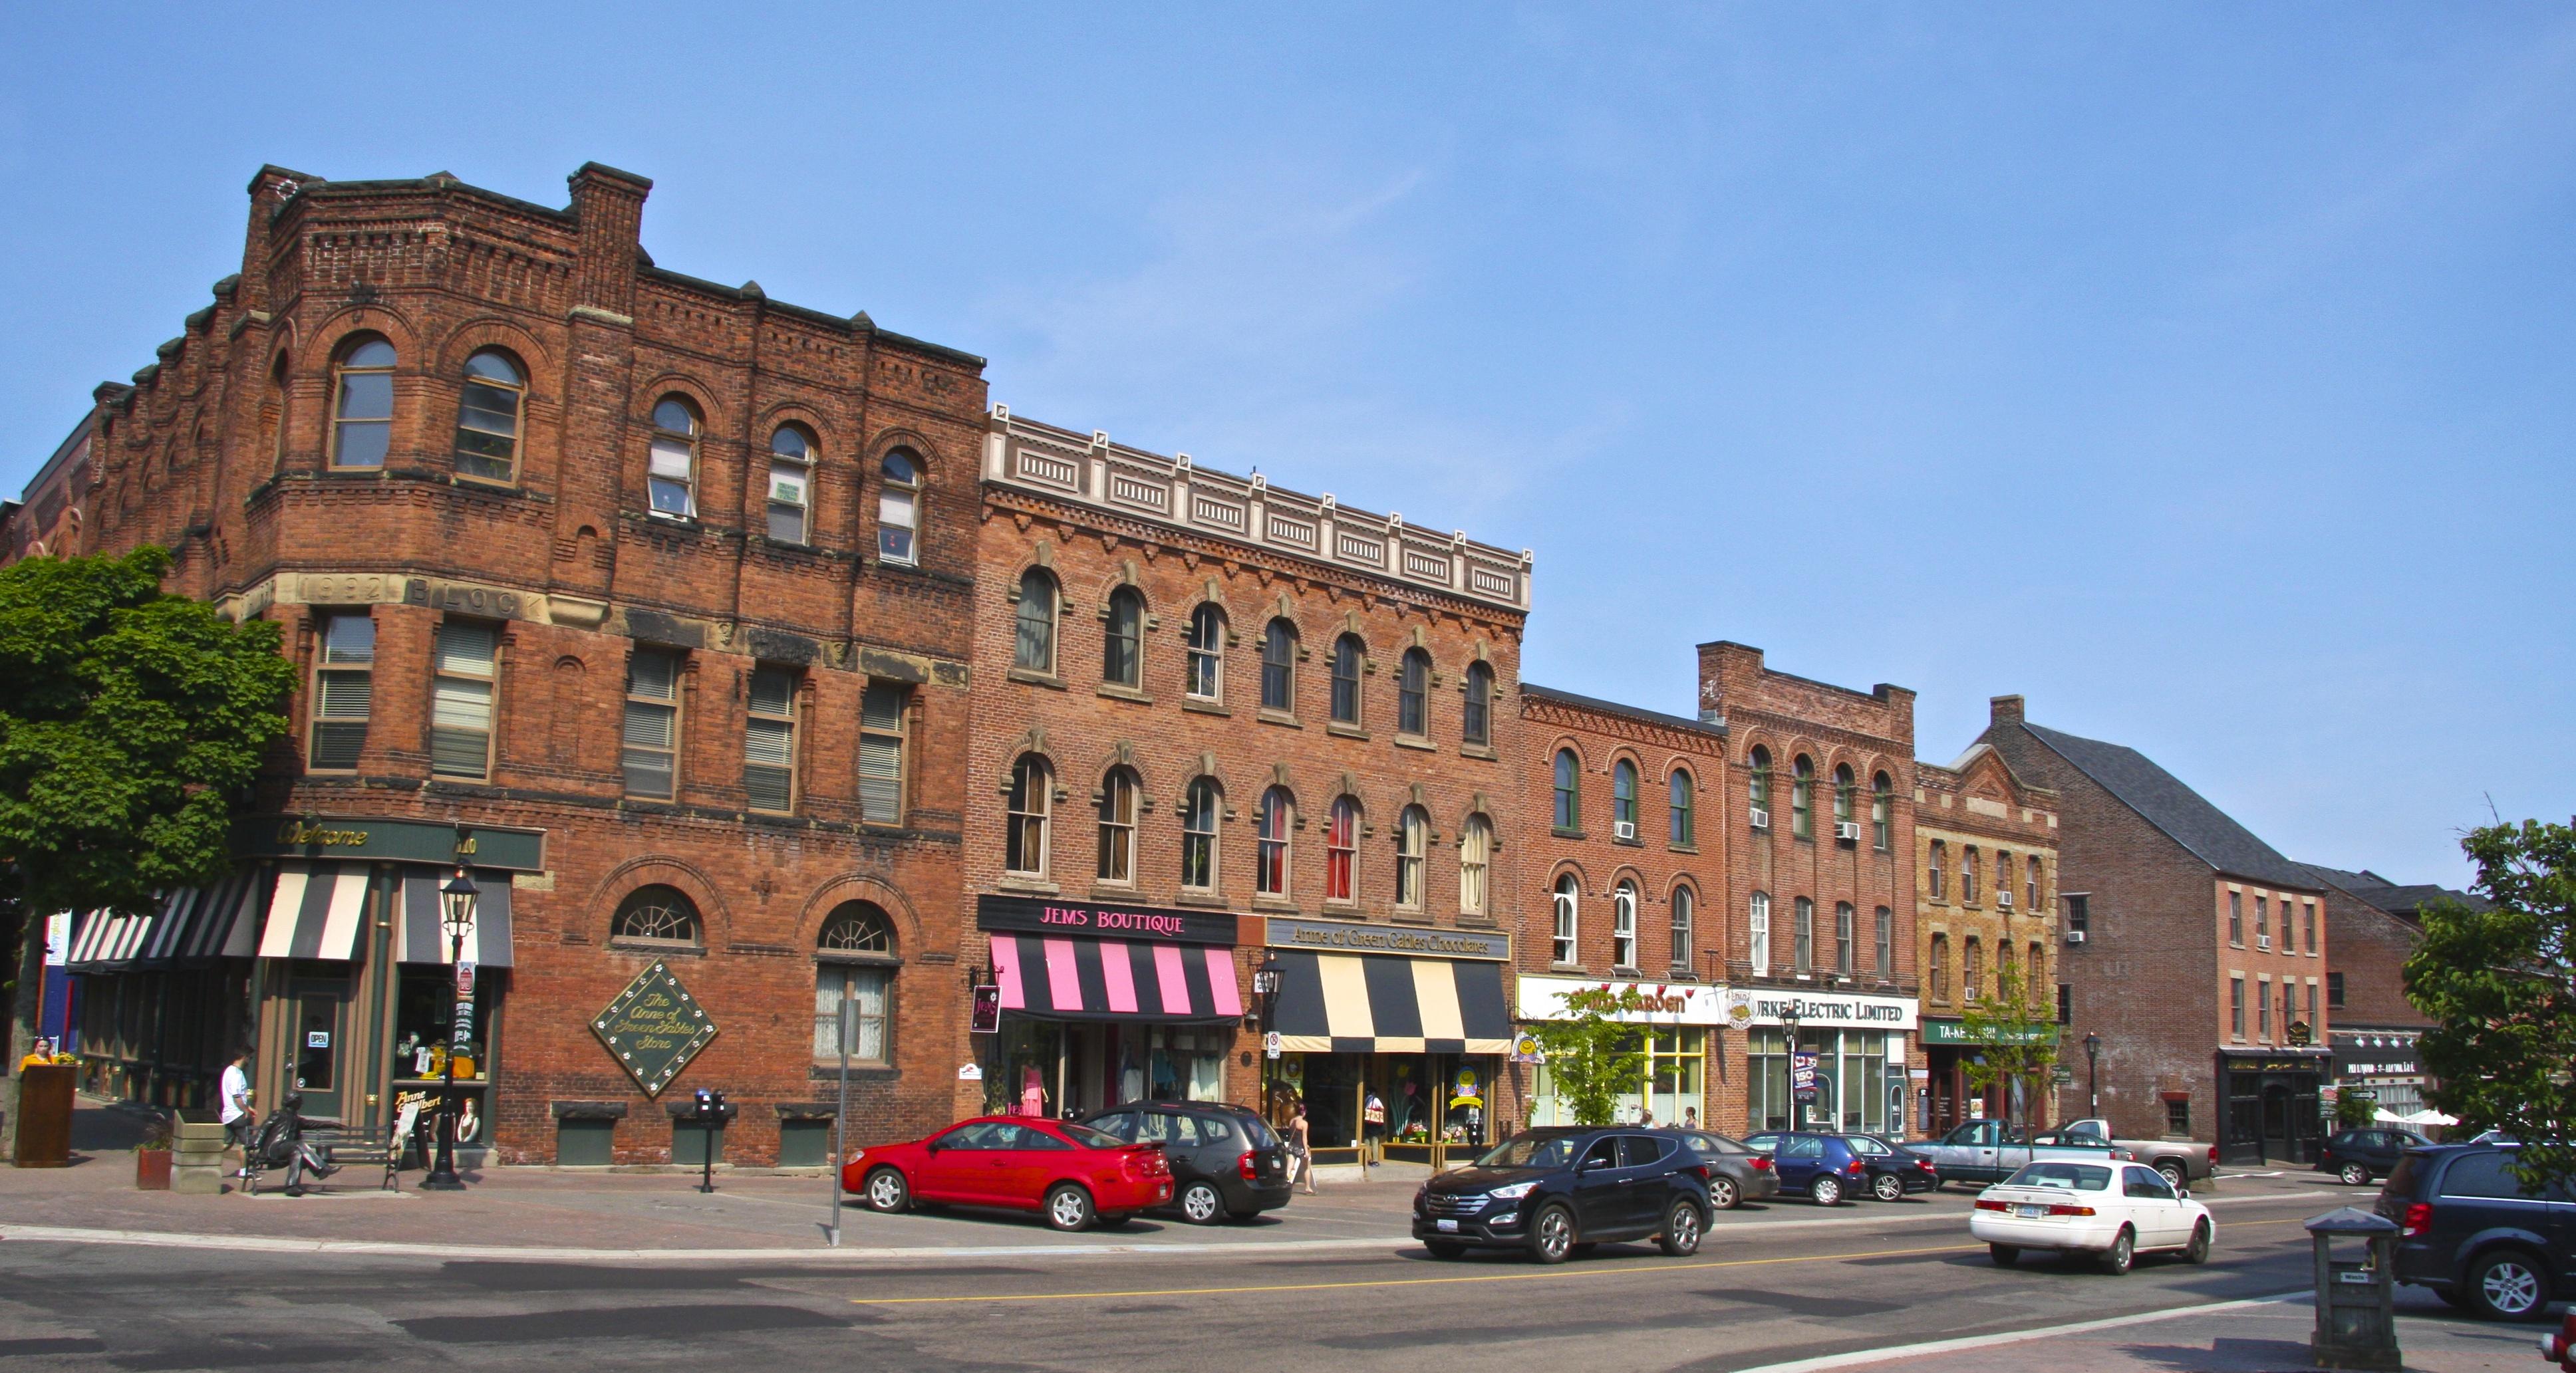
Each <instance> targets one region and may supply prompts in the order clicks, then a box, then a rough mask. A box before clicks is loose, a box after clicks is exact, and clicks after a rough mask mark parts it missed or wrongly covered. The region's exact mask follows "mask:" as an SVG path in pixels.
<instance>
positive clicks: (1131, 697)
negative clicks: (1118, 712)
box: [1092, 682, 1154, 706]
mask: <svg viewBox="0 0 2576 1373" xmlns="http://www.w3.org/2000/svg"><path fill="white" fill-rule="evenodd" d="M1092 694H1094V695H1096V696H1106V697H1108V698H1109V699H1111V700H1113V701H1133V702H1135V703H1136V704H1138V705H1140V706H1150V705H1152V704H1154V695H1153V693H1152V692H1148V691H1138V690H1137V689H1136V688H1134V687H1131V686H1120V685H1118V684H1117V683H1115V682H1102V683H1101V684H1100V686H1099V688H1098V689H1097V690H1095V691H1094V692H1093V693H1092Z"/></svg>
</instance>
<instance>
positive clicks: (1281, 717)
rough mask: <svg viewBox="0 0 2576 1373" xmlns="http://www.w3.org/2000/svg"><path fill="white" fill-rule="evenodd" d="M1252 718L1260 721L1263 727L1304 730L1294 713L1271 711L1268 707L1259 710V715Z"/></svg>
mask: <svg viewBox="0 0 2576 1373" xmlns="http://www.w3.org/2000/svg"><path fill="white" fill-rule="evenodd" d="M1253 718H1255V719H1257V720H1259V721H1261V723H1263V724H1265V725H1286V726H1287V727H1288V728H1290V729H1304V728H1305V727H1306V726H1305V725H1304V724H1302V723H1300V722H1299V721H1298V719H1297V716H1296V714H1295V713H1294V712H1291V711H1285V710H1272V709H1271V708H1270V707H1268V706H1263V707H1262V708H1261V713H1260V714H1259V715H1257V716H1255V717H1253Z"/></svg>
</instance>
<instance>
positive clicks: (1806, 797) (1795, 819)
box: [1789, 753, 1816, 839]
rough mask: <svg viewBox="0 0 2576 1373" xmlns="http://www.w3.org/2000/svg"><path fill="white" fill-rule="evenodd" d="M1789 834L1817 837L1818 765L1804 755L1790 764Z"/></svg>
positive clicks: (1801, 836)
mask: <svg viewBox="0 0 2576 1373" xmlns="http://www.w3.org/2000/svg"><path fill="white" fill-rule="evenodd" d="M1789 833H1791V834H1794V835H1796V836H1797V837H1799V838H1801V839H1813V838H1815V837H1816V765H1815V764H1814V763H1813V762H1812V761H1810V760H1809V759H1808V757H1807V755H1805V754H1803V753H1801V754H1799V755H1798V756H1797V757H1796V758H1795V759H1793V760H1792V761H1791V762H1790V764H1789Z"/></svg>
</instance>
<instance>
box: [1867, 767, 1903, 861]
mask: <svg viewBox="0 0 2576 1373" xmlns="http://www.w3.org/2000/svg"><path fill="white" fill-rule="evenodd" d="M1869 833H1870V846H1871V847H1872V848H1875V849H1877V850H1878V851H1879V852H1880V853H1885V852H1887V851H1888V849H1889V848H1890V847H1891V846H1892V845H1893V844H1894V843H1895V834H1896V792H1895V790H1894V789H1893V787H1892V786H1891V785H1890V784H1889V782H1888V780H1887V774H1886V773H1883V772H1882V773H1879V774H1878V775H1876V776H1874V777H1872V778H1870V779H1869Z"/></svg>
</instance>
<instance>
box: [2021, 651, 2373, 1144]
mask: <svg viewBox="0 0 2576 1373" xmlns="http://www.w3.org/2000/svg"><path fill="white" fill-rule="evenodd" d="M1978 742H1980V743H1982V744H1985V745H1987V746H1989V747H1991V748H1993V749H1994V750H1995V751H1996V752H1997V753H1999V754H2001V755H2002V756H2003V758H2004V760H2005V761H2006V762H2008V763H2010V764H2011V765H2012V770H2013V772H2014V773H2015V774H2016V775H2017V776H2020V777H2023V778H2027V779H2030V780H2031V781H2033V782H2035V783H2037V784H2039V785H2042V786H2046V787H2049V788H2051V789H2052V790H2054V791H2056V792H2057V793H2058V797H2059V801H2060V810H2059V819H2060V828H2059V836H2060V837H2059V849H2058V852H2059V856H2060V862H2061V870H2060V875H2059V887H2060V889H2061V892H2062V894H2063V902H2064V905H2063V908H2062V913H2061V919H2062V921H2063V927H2064V931H2065V935H2066V942H2065V943H2064V944H2063V945H2062V953H2061V960H2060V967H2061V969H2062V972H2061V977H2062V980H2064V981H2065V982H2066V984H2067V989H2068V990H2067V995H2068V1002H2069V1023H2068V1025H2067V1027H2066V1032H2067V1034H2068V1035H2069V1036H2071V1037H2073V1038H2077V1039H2080V1038H2082V1036H2083V1035H2085V1034H2088V1033H2090V1034H2099V1035H2100V1036H2101V1038H2102V1058H2101V1083H2102V1113H2103V1114H2104V1115H2105V1116H2106V1117H2108V1118H2109V1119H2110V1121H2111V1125H2112V1128H2113V1130H2114V1131H2116V1132H2118V1133H2119V1134H2121V1135H2124V1136H2138V1137H2145V1138H2157V1137H2163V1138H2169V1139H2201V1140H2207V1139H2210V1138H2212V1136H2213V1134H2215V1137H2216V1139H2217V1142H2218V1144H2219V1152H2220V1157H2221V1158H2222V1159H2223V1160H2226V1161H2230V1162H2251V1161H2257V1160H2262V1159H2286V1160H2289V1161H2292V1162H2305V1161H2307V1160H2309V1159H2310V1158H2312V1157H2313V1156H2314V1153H2313V1151H2314V1149H2315V1145H2316V1141H2317V1130H2318V1101H2319V1088H2320V1087H2322V1086H2323V1085H2324V1082H2325V1080H2326V1072H2327V1066H2328V1065H2327V1053H2326V1049H2325V1047H2324V1045H2325V1038H2326V1027H2327V1024H2328V1022H2329V1021H2330V1020H2331V1019H2333V1016H2332V1015H2331V1014H2330V1013H2329V1012H2328V1011H2327V1009H2326V1007H2325V1005H2324V999H2323V997H2324V978H2325V970H2326V967H2327V963H2326V957H2325V949H2326V939H2325V935H2326V928H2325V921H2324V919H2323V911H2322V907H2323V905H2324V903H2325V902H2326V900H2327V893H2326V887H2325V884H2324V883H2323V882H2321V881H2319V880H2318V879H2317V877H2316V876H2315V874H2313V873H2311V872H2309V871H2308V870H2307V869H2306V868H2304V867H2301V866H2300V865H2298V864H2296V863H2293V862H2291V861H2290V860H2288V859H2286V858H2284V857H2282V856H2281V855H2280V853H2279V852H2277V851H2276V850H2274V849H2273V848H2272V846H2271V845H2269V844H2266V843H2264V842H2263V841H2262V840H2261V839H2260V838H2257V837H2256V836H2255V835H2254V834H2253V832H2252V831H2250V830H2248V829H2246V828H2245V827H2244V826H2243V825H2240V824H2238V823H2237V822H2236V821H2235V820H2234V819H2232V818H2230V817H2229V816H2228V815H2227V814H2226V813H2225V812H2223V811H2221V810H2219V809H2218V807H2216V806H2214V805H2212V804H2210V803H2209V801H2208V800H2207V799H2206V798H2204V797H2202V796H2201V795H2200V794H2199V793H2197V792H2195V791H2193V790H2192V789H2191V788H2190V787H2188V786H2186V785H2184V784H2183V783H2182V781H2180V780H2179V779H2177V778H2176V777H2174V776H2173V774H2171V773H2168V772H2166V771H2165V770H2164V769H2163V768H2160V767H2158V766H2156V764H2155V763H2154V762H2153V761H2151V760H2149V759H2148V758H2147V757H2146V756H2145V755H2143V754H2141V753H2139V752H2137V751H2136V750H2134V749H2130V748H2124V747H2122V746H2120V745H2117V744H2108V743H2103V742H2101V741H2100V740H2095V739H2085V738H2082V737H2079V736H2076V735H2071V734H2067V733H2064V732H2062V731H2059V730H2053V729H2048V728H2045V727H2043V726H2039V725H2034V724H2031V723H2030V722H2029V721H2028V720H2027V719H2025V718H2024V712H2023V705H2022V698H2020V697H2018V696H1998V697H1996V698H1995V700H1994V710H1993V716H1992V720H1991V723H1989V725H1988V726H1987V728H1986V731H1985V733H1984V734H1983V735H1981V736H1980V737H1979V740H1978ZM2078 933H2081V934H2082V935H2083V936H2084V941H2083V942H2082V943H2080V944H2079V943H2076V942H2074V940H2073V937H2074V936H2075V935H2076V934H2078ZM2074 1067H2075V1070H2076V1072H2077V1074H2078V1076H2079V1079H2080V1078H2081V1077H2082V1076H2083V1075H2084V1074H2085V1073H2086V1071H2087V1067H2088V1065H2085V1064H2081V1063H2078V1064H2075V1065H2074Z"/></svg>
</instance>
